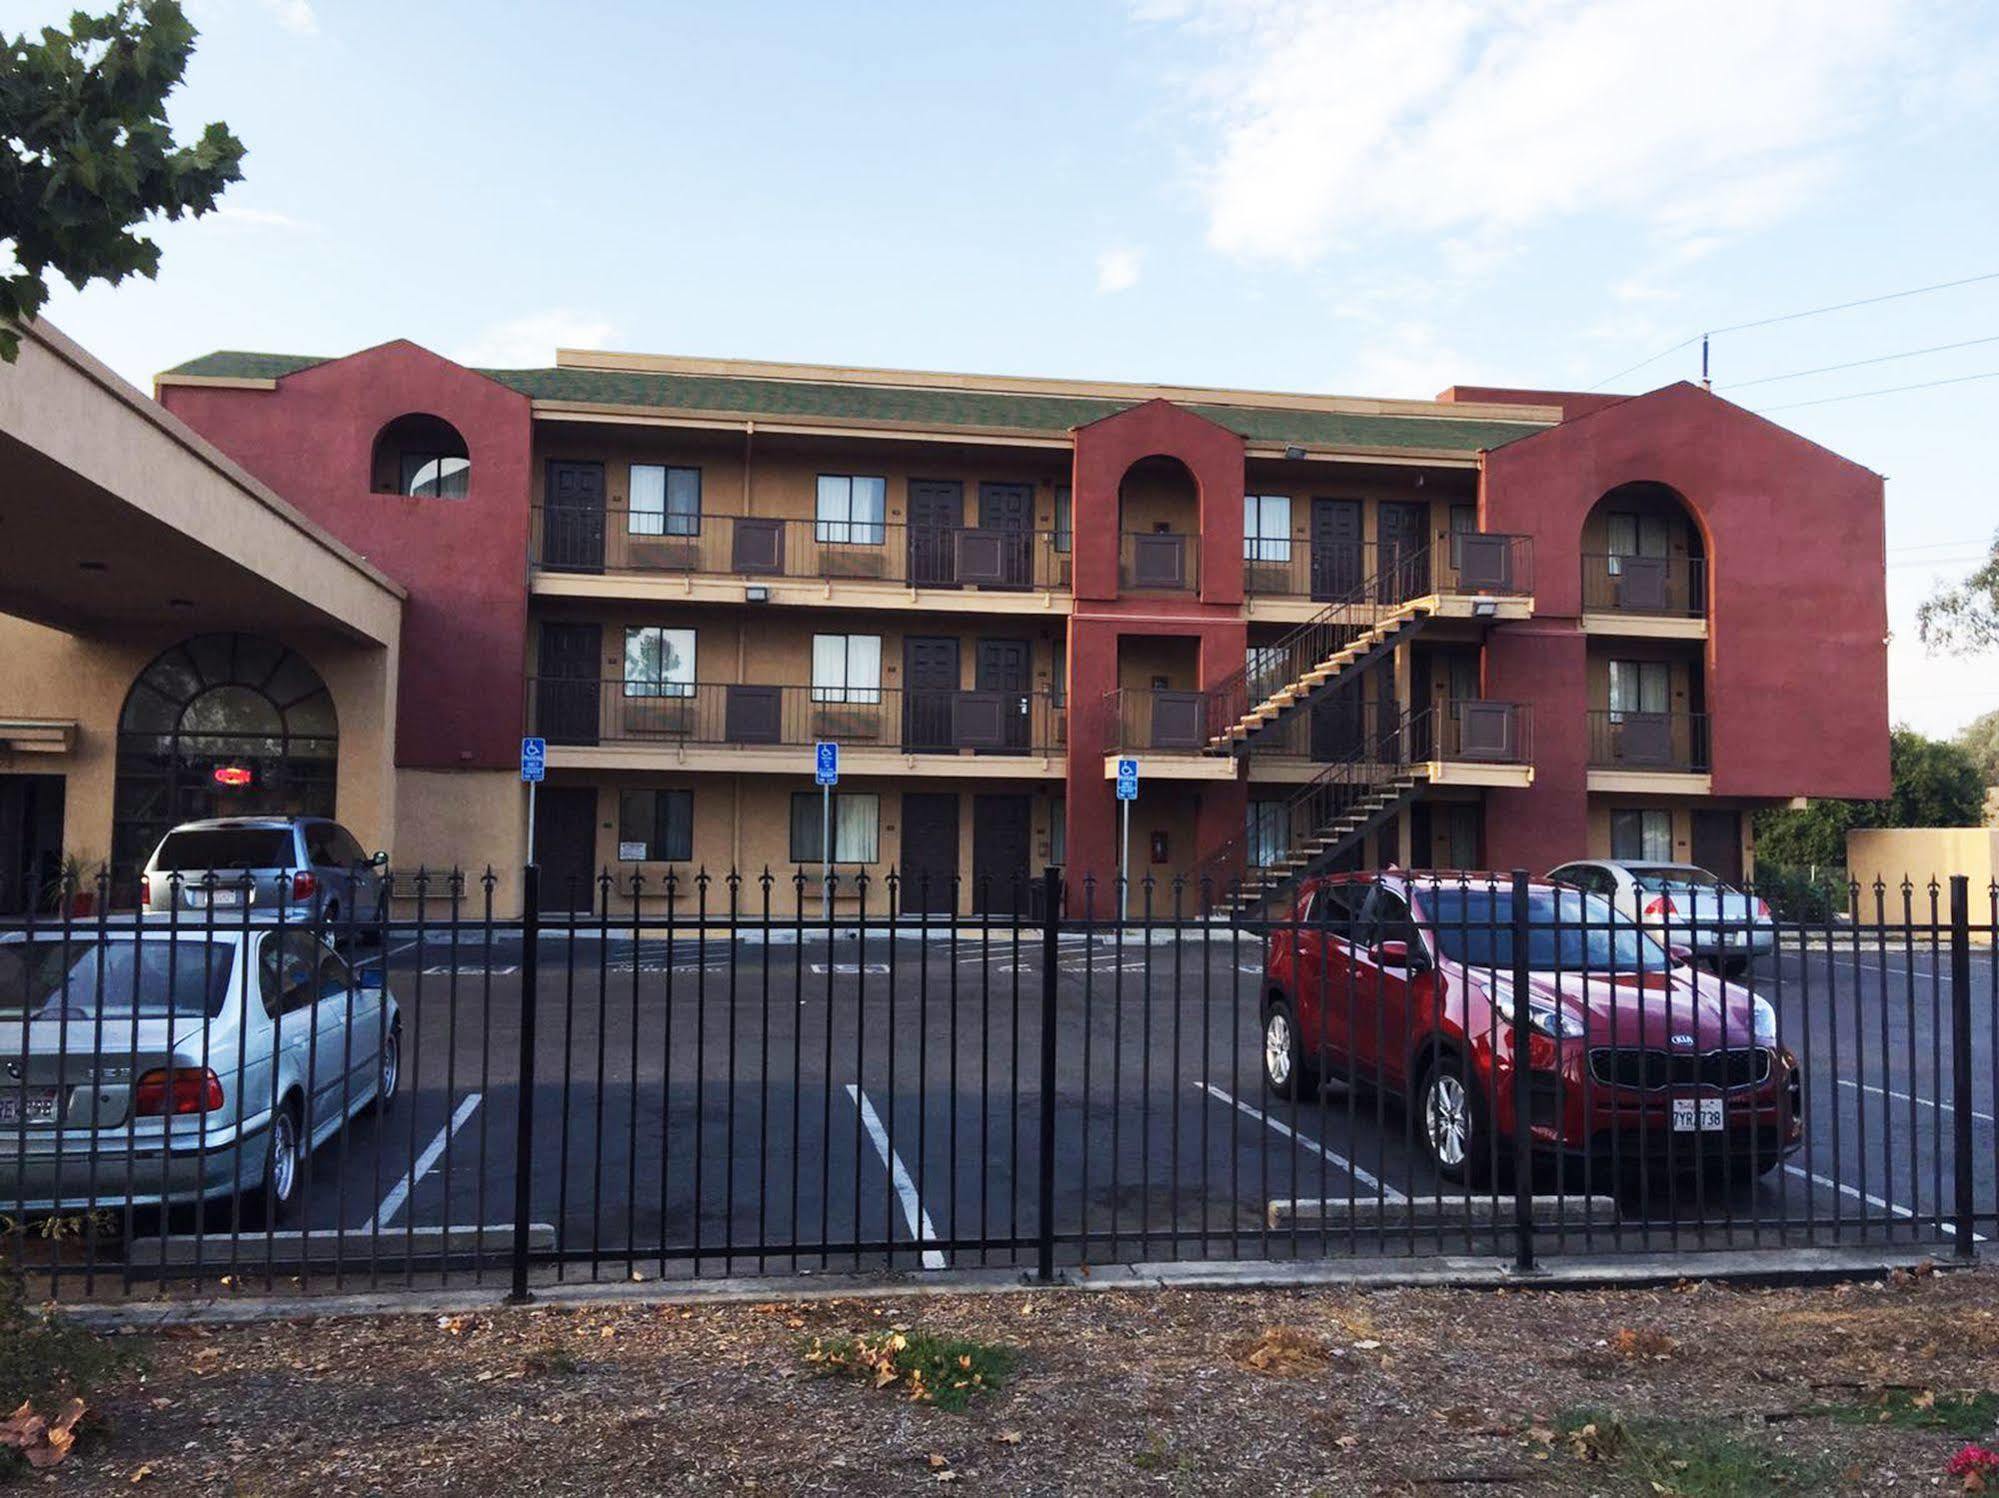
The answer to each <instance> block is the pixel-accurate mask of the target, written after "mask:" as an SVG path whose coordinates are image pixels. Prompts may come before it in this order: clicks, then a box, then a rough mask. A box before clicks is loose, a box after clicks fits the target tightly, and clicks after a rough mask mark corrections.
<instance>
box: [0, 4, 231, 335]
mask: <svg viewBox="0 0 1999 1498" xmlns="http://www.w3.org/2000/svg"><path fill="white" fill-rule="evenodd" d="M195 36H196V32H195V29H194V27H193V25H192V24H190V23H189V21H188V19H187V16H186V15H185V14H184V13H183V12H182V10H181V8H180V5H179V4H178V3H177V0H120V3H119V4H118V6H117V7H116V8H115V9H114V10H112V11H111V12H110V13H109V14H107V15H101V16H97V15H90V14H88V13H86V12H84V11H77V12H76V13H75V14H73V15H72V16H71V17H70V19H69V30H68V31H62V30H59V29H57V28H56V27H53V26H49V27H44V28H43V29H42V31H41V33H40V36H39V38H36V37H32V36H30V35H28V34H27V33H23V34H22V35H20V36H18V37H6V36H4V35H0V48H4V55H0V144H4V146H5V149H4V150H0V359H4V360H5V361H6V362H8V363H10V364H11V363H12V362H13V361H14V359H15V358H16V357H17V355H18V354H19V352H20V346H21V335H20V332H19V325H20V324H21V323H23V322H25V321H27V320H28V319H29V318H32V317H34V316H35V315H36V314H37V313H38V312H39V311H40V310H41V307H42V303H43V302H44V301H45V300H46V299H47V297H48V286H47V279H46V278H47V276H48V275H49V273H50V272H54V273H55V274H57V275H60V276H62V277H63V279H65V280H66V281H68V282H69V283H70V285H72V286H74V287H76V288H77V289H78V290H81V289H82V288H83V287H84V286H86V285H88V284H89V283H90V282H92V281H109V282H112V283H113V284H116V283H117V282H119V281H122V280H124V279H125V277H127V276H129V275H131V274H133V273H134V272H137V273H138V274H139V275H142V276H146V277H149V278H150V277H152V276H155V275H157V274H158V273H159V268H160V247H159V246H158V245H157V244H155V243H154V242H153V241H152V240H150V239H148V238H146V237H145V235H144V234H143V233H141V232H140V231H141V230H142V229H143V228H144V226H145V225H146V224H147V223H148V221H150V220H152V219H154V218H167V219H178V218H181V217H183V216H191V217H197V218H198V217H200V216H201V215H202V214H204V213H207V212H209V211H210V210H211V209H213V208H214V207H215V202H216V199H217V198H218V197H220V196H221V194H222V190H223V189H224V188H225V187H227V186H228V185H229V184H230V183H231V182H236V181H239V180H241V178H242V175H243V171H242V162H243V143H242V142H241V141H239V140H238V139H237V138H236V137H235V136H234V135H232V134H230V132H229V127H228V126H227V125H224V124H222V123H220V122H219V121H218V122H217V123H214V124H211V125H208V126H206V127H204V128H203V130H202V132H201V135H200V138H199V139H198V140H196V141H195V142H194V143H193V144H192V145H186V146H182V145H178V144H176V143H175V141H174V137H173V130H172V128H171V127H170V126H169V125H168V123H167V118H166V101H167V96H168V95H169V94H171V93H172V92H173V91H174V90H175V89H176V88H178V87H179V86H180V83H181V80H182V78H183V76H184V75H185V74H186V72H187V61H188V58H189V57H190V56H191V55H193V52H194V40H195ZM10 259H11V262H12V263H11V264H9V263H8V262H9V260H10Z"/></svg>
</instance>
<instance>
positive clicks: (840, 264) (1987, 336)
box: [0, 0, 1999, 734]
mask: <svg viewBox="0 0 1999 1498" xmlns="http://www.w3.org/2000/svg"><path fill="white" fill-rule="evenodd" d="M91 3H95V4H99V5H102V4H106V3H108V0H91ZM186 5H187V9H188V11H189V14H190V15H191V17H192V18H193V19H194V20H195V22H196V24H197V25H198V26H199V27H200V28H201V30H202V33H203V35H202V39H201V42H200V44H199V50H198V52H197V54H196V56H195V59H194V61H193V63H192V65H191V67H190V70H189V76H188V80H187V84H186V87H185V88H184V90H183V91H182V92H181V94H179V95H177V96H176V100H175V103H174V106H173V115H174V119H175V122H176V124H177V126H178V127H179V128H180V129H181V131H182V134H183V136H184V137H187V136H191V135H192V134H193V132H194V131H195V130H196V129H197V128H198V127H199V126H200V125H201V124H203V123H205V122H206V121H208V120H212V119H218V118H219V119H224V120H226V121H227V122H228V124H229V125H230V126H231V128H232V129H234V130H235V132H236V133H237V135H238V136H240V137H241V138H242V139H243V141H244V142H245V143H246V144H247V145H248V147H249V155H248V158H247V160H246V162H245V180H244V181H243V182H241V183H239V184H237V185H236V186H235V187H233V188H232V189H231V190H230V191H229V193H228V194H227V196H226V197H225V199H224V203H223V206H222V208H221V209H220V211H219V212H218V213H216V214H212V215H210V216H208V217H206V218H204V219H201V220H199V221H193V222H182V223H178V224H165V225H162V226H160V228H159V229H158V231H157V233H158V238H159V240H160V242H161V244H162V246H163V248H164V250H165V265H164V268H163V269H162V271H161V274H160V276H159V278H158V280H157V281H152V282H146V281H136V280H135V281H128V282H127V283H126V284H124V285H122V286H119V287H115V288H113V287H106V286H94V287H91V288H88V289H86V290H85V291H83V292H81V293H77V292H73V291H71V290H70V289H69V288H67V287H59V288H58V289H57V290H56V291H55V293H54V294H53V295H52V296H51V298H50V302H49V305H48V308H47V313H48V315H49V317H50V318H52V319H53V320H54V321H55V322H56V323H58V324H59V325H60V326H62V327H63V328H64V329H65V330H66V331H67V332H69V333H70V334H71V335H73V336H75V337H77V338H78V339H80V340H81V341H82V342H83V343H84V344H85V345H86V346H87V347H89V348H91V349H92V350H94V351H95V352H96V353H98V354H99V355H100V356H101V357H103V358H105V359H107V360H108V361H109V362H110V363H111V364H112V365H113V366H114V367H115V368H117V369H118V370H119V371H120V372H121V373H123V374H125V375H126V376H128V377H129V378H131V379H133V380H134V381H135V382H138V383H141V384H144V383H147V382H149V381H150V379H151V377H152V375H153V374H155V373H156V372H158V371H160V370H162V369H165V368H168V367H169V366H171V365H173V364H176V363H179V362H181V361H182V360H184V359H188V358H191V357H193V356H194V355H197V354H200V353H204V352H207V351H209V350H211V349H217V348H235V349H256V350H266V351H277V352H288V353H307V354H320V355H329V354H340V353H346V352H349V351H352V350H355V349H359V348H364V347H367V346H369V345H371V344H375V343H378V342H381V341H383V340H385V339H389V338H396V337H406V338H411V339H414V340H415V341H417V342H418V343H421V344H424V345H426V346H428V347H430V348H434V349H436V350H438V351H439V352H441V353H444V354H447V355H449V356H451V357H454V358H457V359H461V360H464V361H466V362H468V363H476V364H483V365H489V366H507V365H531V364H548V363H551V362H553V358H554V351H555V349H556V347H557V346H558V345H562V346H576V347H601V348H615V349H635V350H642V351H646V352H655V353H679V354H698V355H715V356H733V357H744V358H761V359H783V360H799V361H823V362H833V363H848V364H869V365H884V366H892V367H906V368H917V369H949V370H973V371H980V372H988V373H1010V374H1041V375H1057V376H1070V377H1087V378H1105V379H1128V380H1143V381H1160V382H1171V383H1186V384H1205V385H1229V386H1245V387H1252V388H1259V389H1280V390H1304V391H1324V392H1331V393H1336V394H1346V395H1381V396H1419V397H1420V396H1430V395H1434V394H1435V393H1436V392H1438V391H1439V390H1442V389H1443V388H1444V387H1446V386H1448V385H1451V384H1453V383H1468V384H1507V385H1526V386H1541V387H1548V388H1582V389H1589V388H1606V389H1613V390H1628V391H1637V390H1643V389H1648V388H1651V387H1653V386H1655V385H1659V384H1664V383H1667V382H1669V381H1671V380H1674V379H1681V378H1697V377H1698V376H1699V373H1700V364H1699V347H1698V342H1697V340H1698V337H1699V335H1700V334H1701V333H1703V332H1704V331H1712V330H1717V329H1739V331H1727V332H1720V333H1718V334H1717V335H1716V336H1715V338H1714V339H1713V341H1712V359H1713V378H1714V385H1715V389H1716V391H1717V393H1719V394H1722V395H1724V396H1726V397H1728V398H1729V399H1732V400H1736V401H1738V402H1740V403H1741V404H1743V405H1745V406H1748V407H1750V408H1751V409H1754V410H1759V411H1766V412H1768V413H1769V414H1770V415H1771V416H1772V418H1773V419H1775V420H1778V421H1781V422H1783V423H1784V424H1786V425H1787V426H1790V427H1792V428H1793V429H1795V430H1796V431H1799V432H1801V433H1803V434H1804V435H1806V436H1808V437H1811V438H1813V439H1814V440H1816V441H1819V442H1822V443H1825V444H1826V445H1827V446H1829V447H1832V448H1834V449H1835V450H1837V451H1839V452H1841V453H1843V454H1845V455H1846V456H1848V457H1850V458H1853V459H1855V460H1856V461H1858V462H1861V463H1863V464H1865V465H1867V466H1868V467H1870V468H1872V469H1874V470H1876V471H1877V472H1880V473H1882V474H1884V475H1885V476H1886V477H1887V480H1888V489H1887V494H1888V499H1887V504H1888V546H1889V554H1888V569H1889V570H1888V590H1889V616H1890V617H1889V632H1890V637H1891V638H1890V646H1889V660H1890V704H1891V710H1892V713H1893V715H1894V717H1895V718H1896V720H1897V721H1898V722H1906V723H1908V724H1910V725H1912V726H1914V727H1917V728H1920V729H1922V730H1924V731H1926V732H1930V733H1935V734H1947V733H1950V732H1952V731H1954V730H1955V729H1956V728H1957V727H1958V726H1959V725H1961V724H1962V723H1964V722H1965V721H1967V720H1968V719H1970V718H1972V717H1974V716H1976V715H1977V714H1979V713H1981V712H1984V711H1987V710H1989V709H1992V708H1995V707H1999V656H1978V657H1970V658H1945V657H1936V656H1932V655H1929V654H1927V653H1926V652H1925V651H1924V650H1923V648H1922V646H1921V644H1920V643H1919V642H1918V640H1917V637H1916V629H1915V618H1914V614H1915V608H1916V605H1917V604H1918V603H1919V602H1920V601H1921V599H1922V598H1923V597H1924V596H1926V595H1927V593H1928V592H1929V591H1931V590H1932V589H1933V588H1934V587H1936V586H1937V585H1938V584H1939V583H1941V582H1944V581H1948V580H1951V579H1954V578H1955V577H1956V576H1958V575H1959V574H1961V573H1962V572H1964V571H1966V570H1968V568H1969V567H1970V566H1971V565H1972V564H1973V563H1975V561H1976V560H1977V559H1978V558H1979V557H1980V556H1981V555H1983V553H1984V551H1985V548H1986V547H1987V545H1988V544H1989V543H1990V541H1991V539H1992V537H1993V535H1994V533H1995V531H1999V490H1995V485H1994V483H1993V478H1992V475H1993V471H1994V470H1993V468H1992V466H1991V465H1989V464H1988V463H1987V462H1986V461H1984V460H1983V459H1981V457H1980V454H1981V452H1982V451H1983V448H1984V439H1985V437H1986V435H1987V434H1988V432H1989V431H1990V429H1991V427H1992V425H1993V419H1992V415H1991V412H1992V411H1993V408H1994V404H1995V401H1999V378H1987V377H1986V376H1995V375H1999V191H1995V189H1999V173H1995V170H1994V167H1993V161H1994V159H1995V152H1994V149H1993V146H1994V141H1995V124H1999V9H1995V8H1993V7H1991V6H1988V5H1980V4H1977V3H1962V4H1960V3H1949V0H1942V3H1912V0H1901V3H1890V0H1750V3H1748V4H1744V3H1743V0H1675V3H1670V4H1667V3H1660V0H1597V3H1589V4H1583V3H1575V0H1126V3H1119V0H1059V3H1058V0H1046V3H1043V0H1013V3H1009V4H1007V5H1005V6H998V5H992V6H985V7H976V8H975V7H972V6H965V5H938V4H935V3H934V0H927V3H910V4H875V3H865V0H863V3H857V4H850V5H839V6H833V5H825V4H819V3H814V4H802V3H797V4H795V3H757V0H739V3H735V4H729V5H715V4H712V3H706V4H679V3H658V0H655V3H639V0H631V3H593V0H573V3H569V4H563V5H555V4H528V3H522V0H481V3H476V4H475V3H471V0H414V3H412V0H403V3H401V4H397V5H389V4H383V3H376V0H186ZM68 9H69V6H68V5H66V4H65V5H57V4H49V3H44V0H0V31H6V32H8V33H13V32H18V31H20V30H23V29H28V28H33V27H39V26H41V25H44V24H47V23H50V22H52V21H55V20H58V19H59V18H61V17H63V16H66V14H67V12H68ZM1981 276H1982V277H1986V278H1987V279H1984V280H1972V279H1971V278H1975V277H1981ZM1957 281H1969V283H1970V284H1965V285H1961V286H1954V287H1951V288H1950V289H1946V290H1940V291H1932V292H1926V293H1924V294H1922V295H1917V296H1906V297H1896V298H1893V299H1891V300H1883V301H1873V302H1871V303H1870V304H1869V305H1865V306H1860V307H1853V308H1849V309H1847V310H1844V311H1838V312H1829V313H1826V314H1824V315H1820V316H1813V317H1805V318H1795V319H1790V320H1787V321H1783V322H1778V323H1774V324H1770V325H1767V326H1762V327H1753V328H1742V327H1741V325H1743V324H1747V323H1758V322H1763V321H1764V320H1766V319H1771V318H1778V317H1783V316H1785V315H1787V314H1791V313H1795V312H1801V311H1807V310H1812V309H1817V308H1822V307H1828V306H1834V305H1837V304H1844V303H1849V302H1853V301H1857V300H1862V299H1868V298H1876V297H1883V296H1886V295H1887V294H1889V293H1894V292H1899V291H1904V290H1908V289H1911V288H1917V287H1925V286H1932V285H1936V284H1939V283H1947V282H1957ZM1689 340H1694V342H1692V343H1689ZM1945 345H1960V346H1957V347H1944V346H1945ZM1667 350H1672V352H1665V351H1667ZM1919 350H1921V351H1928V352H1921V353H1917V352H1916V351H1919ZM1662 355H1663V356H1662ZM1903 355H1909V356H1910V357H1901V356H1903ZM1863 360H1869V361H1879V362H1872V363H1867V364H1864V365H1861V366H1860V367H1855V368H1845V369H1836V370H1831V371H1829V372H1823V373H1811V374H1805V373H1803V372H1805V371H1823V370H1825V369H1826V367H1827V366H1831V365H1851V364H1856V363H1857V362H1858V361H1863ZM1633 366H1639V367H1636V368H1634V367H1633ZM1939 381H1956V382H1957V383H1951V384H1932V383H1931V382H1939ZM1916 384H1926V385H1928V386H1929V388H1925V389H1920V390H1899V391H1897V392H1896V393H1888V394H1881V393H1875V392H1881V391H1884V390H1891V389H1894V387H1902V386H1908V385H1916ZM1810 623H1811V621H1810V620H1808V619H1801V620H1800V621H1799V626H1800V628H1801V629H1809V628H1810Z"/></svg>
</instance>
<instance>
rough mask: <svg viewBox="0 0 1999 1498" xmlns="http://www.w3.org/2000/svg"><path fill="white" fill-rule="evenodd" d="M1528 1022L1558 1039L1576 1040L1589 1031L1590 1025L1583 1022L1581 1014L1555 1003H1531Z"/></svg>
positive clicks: (1528, 1008)
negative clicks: (1573, 1012)
mask: <svg viewBox="0 0 1999 1498" xmlns="http://www.w3.org/2000/svg"><path fill="white" fill-rule="evenodd" d="M1527 1023H1528V1024H1530V1025H1532V1026H1533V1027H1534V1028H1535V1029H1537V1030H1539V1031H1540V1032H1541V1033H1542V1034H1543V1035H1549V1036H1553V1037H1554V1038H1555V1039H1556V1040H1575V1039H1577V1038H1579V1037H1580V1036H1583V1035H1587V1034H1588V1033H1589V1026H1588V1025H1587V1024H1585V1023H1584V1022H1583V1017H1582V1016H1581V1015H1579V1014H1571V1013H1570V1012H1569V1011H1568V1010H1566V1009H1561V1008H1558V1007H1556V1006H1555V1005H1553V1004H1529V1005H1528V1006H1527Z"/></svg>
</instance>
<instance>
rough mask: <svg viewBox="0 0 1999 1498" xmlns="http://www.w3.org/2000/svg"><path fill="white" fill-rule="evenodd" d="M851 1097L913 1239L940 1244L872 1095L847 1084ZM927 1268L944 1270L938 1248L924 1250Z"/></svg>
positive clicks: (914, 1184)
mask: <svg viewBox="0 0 1999 1498" xmlns="http://www.w3.org/2000/svg"><path fill="white" fill-rule="evenodd" d="M847 1096H848V1097H850V1098H852V1099H853V1100H854V1103H855V1106H857V1107H858V1108H859V1109H860V1110H861V1122H862V1123H863V1124H865V1125H866V1126H867V1130H868V1137H869V1138H870V1139H872V1140H874V1142H875V1153H876V1154H878V1155H880V1156H881V1157H882V1163H883V1164H884V1165H886V1166H888V1174H889V1180H890V1182H891V1183H892V1184H893V1185H894V1186H895V1194H896V1197H897V1198H898V1199H899V1200H900V1201H901V1202H902V1219H903V1221H904V1222H906V1223H907V1224H909V1233H910V1236H911V1237H913V1238H915V1239H917V1240H918V1241H919V1242H922V1243H934V1242H936V1241H937V1229H936V1228H934V1227H932V1226H931V1224H930V1214H929V1213H928V1212H927V1211H925V1210H924V1207H923V1201H922V1199H921V1198H920V1197H918V1196H917V1194H916V1182H914V1181H912V1180H911V1179H910V1178H909V1172H908V1171H907V1170H906V1169H904V1168H903V1163H902V1156H900V1155H898V1154H897V1153H896V1152H895V1150H894V1149H893V1148H891V1147H890V1145H889V1142H888V1130H886V1129H884V1128H883V1127H882V1121H881V1119H880V1118H879V1117H878V1116H877V1115H876V1113H875V1105H874V1104H873V1103H871V1102H869V1101H868V1095H867V1094H866V1093H865V1092H863V1091H861V1089H860V1088H858V1087H856V1086H855V1085H854V1084H853V1083H852V1082H849V1083H848V1084H847ZM854 1209H855V1210H856V1211H859V1210H860V1203H859V1202H856V1203H855V1204H854ZM923 1267H924V1268H925V1269H942V1268H943V1267H944V1255H943V1254H942V1253H940V1252H939V1251H938V1250H936V1249H934V1248H926V1249H924V1250H923Z"/></svg>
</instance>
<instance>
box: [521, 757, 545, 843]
mask: <svg viewBox="0 0 1999 1498" xmlns="http://www.w3.org/2000/svg"><path fill="white" fill-rule="evenodd" d="M547 773H548V740H547V739H522V740H521V779H522V780H524V781H526V782H527V788H528V862H529V863H530V864H532V863H533V862H534V788H535V787H536V786H538V785H540V784H541V782H542V777H543V776H545V775H546V774H547Z"/></svg>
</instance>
